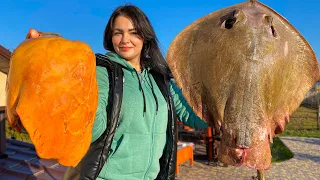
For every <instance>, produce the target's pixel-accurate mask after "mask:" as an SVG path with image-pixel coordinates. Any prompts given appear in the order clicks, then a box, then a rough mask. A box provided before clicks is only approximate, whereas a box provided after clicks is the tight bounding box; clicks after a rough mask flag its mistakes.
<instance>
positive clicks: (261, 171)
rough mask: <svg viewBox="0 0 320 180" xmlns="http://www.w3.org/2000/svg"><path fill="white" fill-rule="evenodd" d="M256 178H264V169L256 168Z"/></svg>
mask: <svg viewBox="0 0 320 180" xmlns="http://www.w3.org/2000/svg"><path fill="white" fill-rule="evenodd" d="M257 174H258V180H265V179H264V170H257Z"/></svg>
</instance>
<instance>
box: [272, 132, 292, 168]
mask: <svg viewBox="0 0 320 180" xmlns="http://www.w3.org/2000/svg"><path fill="white" fill-rule="evenodd" d="M270 148H271V154H272V162H273V163H277V162H282V161H286V160H289V159H291V158H293V153H292V152H291V151H290V149H289V148H288V147H287V146H285V145H284V144H283V142H282V141H281V140H280V139H279V137H275V138H273V143H271V144H270Z"/></svg>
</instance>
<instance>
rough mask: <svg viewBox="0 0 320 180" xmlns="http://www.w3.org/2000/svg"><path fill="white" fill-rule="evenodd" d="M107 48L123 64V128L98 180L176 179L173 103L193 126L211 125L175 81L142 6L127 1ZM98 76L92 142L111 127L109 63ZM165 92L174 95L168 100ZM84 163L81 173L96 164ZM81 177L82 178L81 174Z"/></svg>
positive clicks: (114, 18) (115, 17) (113, 22)
mask: <svg viewBox="0 0 320 180" xmlns="http://www.w3.org/2000/svg"><path fill="white" fill-rule="evenodd" d="M104 47H105V49H106V50H108V51H110V52H108V53H107V54H106V58H107V59H109V60H110V61H111V62H112V63H114V64H117V65H120V66H121V68H122V71H123V74H124V86H123V94H122V104H121V112H120V116H119V122H118V123H117V124H118V127H117V128H116V130H115V133H114V137H113V139H112V142H110V143H106V144H105V145H106V146H110V150H109V153H108V155H107V159H106V161H105V162H103V163H104V164H103V167H102V169H101V171H100V172H99V175H98V177H97V179H115V180H119V179H121V180H124V179H137V180H141V179H174V170H175V157H176V141H175V136H174V135H173V134H174V130H175V128H176V125H175V124H176V123H171V122H174V121H175V118H174V116H173V115H174V112H171V108H170V107H171V106H173V107H174V108H172V109H173V111H175V113H176V114H177V115H178V118H179V119H180V120H181V121H182V122H183V123H184V124H186V125H188V126H191V127H194V128H205V127H207V124H206V123H205V122H204V121H202V120H201V119H200V118H199V117H197V116H196V115H195V113H194V112H193V111H192V109H191V108H190V107H189V105H188V104H187V103H186V100H185V99H184V98H183V97H182V94H181V91H180V89H179V88H177V87H176V86H175V84H174V83H173V82H170V70H169V67H168V65H167V64H166V62H165V60H164V57H163V56H162V54H161V52H160V49H159V46H158V43H157V38H156V35H155V32H154V30H153V28H152V26H151V23H150V22H149V20H148V18H147V17H146V15H145V14H144V13H143V12H142V11H141V10H140V9H139V8H137V7H135V6H132V5H126V6H120V7H118V8H117V9H116V10H115V11H114V12H113V14H112V15H111V17H110V19H109V22H108V24H107V26H106V29H105V34H104ZM159 77H160V79H163V80H164V81H163V82H168V83H167V87H166V88H165V90H162V91H161V90H160V88H159V83H158V82H157V80H156V79H159ZM97 81H98V86H99V88H98V89H99V104H98V109H97V112H96V119H95V122H94V126H93V130H92V142H95V141H97V140H98V139H99V138H100V137H101V136H102V135H103V133H104V132H105V130H106V129H107V130H108V128H109V127H107V125H106V124H107V113H106V107H107V106H108V97H109V94H108V93H109V88H110V87H109V85H110V82H109V74H108V70H107V69H106V68H104V67H100V66H97ZM163 84H165V83H163ZM163 91H164V92H163ZM165 91H166V92H165ZM164 94H170V96H171V97H170V98H169V96H168V99H167V98H166V97H165V96H164ZM172 132H173V133H172ZM170 133H171V135H170ZM83 164H86V163H83ZM81 166H82V167H78V172H82V171H86V170H87V169H88V168H90V165H81ZM70 172H71V170H70V169H68V171H67V172H66V174H65V177H64V179H72V178H71V177H72V176H70V175H68V174H69V173H70ZM73 178H74V177H73ZM77 178H79V179H82V177H81V175H80V176H77ZM83 179H86V178H83Z"/></svg>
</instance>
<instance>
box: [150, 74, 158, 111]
mask: <svg viewBox="0 0 320 180" xmlns="http://www.w3.org/2000/svg"><path fill="white" fill-rule="evenodd" d="M148 78H149V81H150V84H151V91H152V94H153V97H154V100H155V101H156V114H157V113H158V108H159V104H158V99H157V96H156V93H154V90H153V85H152V81H151V78H150V75H149V74H148Z"/></svg>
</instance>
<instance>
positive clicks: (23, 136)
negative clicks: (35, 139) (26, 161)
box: [6, 121, 32, 143]
mask: <svg viewBox="0 0 320 180" xmlns="http://www.w3.org/2000/svg"><path fill="white" fill-rule="evenodd" d="M6 137H7V138H11V139H16V140H19V141H23V142H28V143H32V142H31V139H30V137H29V135H28V133H18V132H17V131H16V130H14V129H12V128H11V127H10V125H9V124H8V122H7V121H6Z"/></svg>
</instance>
